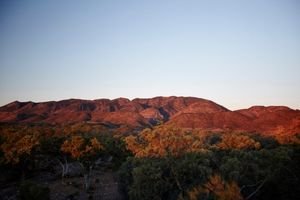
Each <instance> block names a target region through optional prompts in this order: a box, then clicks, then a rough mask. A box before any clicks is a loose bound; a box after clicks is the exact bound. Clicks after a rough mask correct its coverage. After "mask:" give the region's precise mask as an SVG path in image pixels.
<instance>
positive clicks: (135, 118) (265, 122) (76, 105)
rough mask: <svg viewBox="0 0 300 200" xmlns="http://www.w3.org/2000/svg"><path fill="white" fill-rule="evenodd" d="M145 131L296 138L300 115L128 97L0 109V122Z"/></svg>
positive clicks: (182, 99)
mask: <svg viewBox="0 0 300 200" xmlns="http://www.w3.org/2000/svg"><path fill="white" fill-rule="evenodd" d="M82 121H86V122H93V123H94V122H96V123H97V122H99V123H104V124H109V125H117V126H119V125H126V126H129V127H148V126H153V125H156V124H158V123H164V122H165V123H166V124H175V125H176V126H179V127H184V128H199V129H203V130H219V131H222V130H236V131H251V132H261V133H267V134H271V133H287V134H295V133H300V111H299V110H293V109H290V108H288V107H282V106H270V107H263V106H255V107H251V108H249V109H243V110H237V111H230V110H228V109H226V108H224V107H222V106H220V105H218V104H216V103H214V102H212V101H209V100H205V99H201V98H195V97H174V96H172V97H155V98H149V99H134V100H132V101H130V100H129V99H126V98H118V99H114V100H109V99H98V100H80V99H70V100H63V101H58V102H54V101H51V102H42V103H33V102H18V101H16V102H12V103H10V104H8V105H5V106H3V107H0V122H17V123H36V122H44V123H58V124H61V123H75V122H82Z"/></svg>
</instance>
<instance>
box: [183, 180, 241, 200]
mask: <svg viewBox="0 0 300 200" xmlns="http://www.w3.org/2000/svg"><path fill="white" fill-rule="evenodd" d="M187 194H188V197H189V199H190V200H197V199H198V198H199V196H201V195H202V196H204V197H206V199H208V198H209V196H214V197H216V198H217V199H219V200H242V199H243V197H242V195H241V193H240V188H239V186H238V185H237V183H236V182H233V181H232V182H225V181H224V180H222V178H221V176H220V175H213V176H211V177H210V178H209V180H208V181H207V183H205V184H204V185H200V186H196V187H193V188H192V189H190V190H189V191H188V192H187ZM202 199H205V198H202Z"/></svg>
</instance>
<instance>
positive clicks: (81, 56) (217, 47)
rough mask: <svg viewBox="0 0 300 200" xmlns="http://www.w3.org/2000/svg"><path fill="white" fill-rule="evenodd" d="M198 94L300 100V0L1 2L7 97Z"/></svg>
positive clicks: (255, 101) (1, 84)
mask: <svg viewBox="0 0 300 200" xmlns="http://www.w3.org/2000/svg"><path fill="white" fill-rule="evenodd" d="M170 95H178V96H197V97H202V98H206V99H211V100H213V101H215V102H217V103H219V104H222V105H224V106H226V107H228V108H230V109H238V108H245V107H249V106H251V105H287V106H290V107H292V108H298V109H299V108H300V1H297V0H269V1H267V0H251V1H248V0H247V1H246V0H236V1H234V0H228V1H224V0H219V1H216V0H206V1H204V0H203V1H201V0H195V1H189V0H182V1H176V0H170V1H160V0H151V1H150V0H149V1H146V0H145V1H142V0H136V1H130V0H127V1H122V0H120V1H116V0H106V1H104V0H103V1H101V0H99V1H59V0H57V1H55V0H53V1H50V0H49V1H38V0H37V1H30V0H28V1H14V0H7V1H4V0H2V1H1V3H0V105H4V104H6V103H9V102H11V101H14V100H19V101H29V100H31V101H47V100H61V99H68V98H81V99H97V98H117V97H121V96H122V97H127V98H130V99H131V98H134V97H153V96H170Z"/></svg>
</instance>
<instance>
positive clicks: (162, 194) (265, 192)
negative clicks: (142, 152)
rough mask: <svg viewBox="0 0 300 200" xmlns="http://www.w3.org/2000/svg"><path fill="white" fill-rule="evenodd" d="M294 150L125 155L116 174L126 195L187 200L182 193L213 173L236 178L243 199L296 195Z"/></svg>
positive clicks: (297, 156)
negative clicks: (137, 156)
mask: <svg viewBox="0 0 300 200" xmlns="http://www.w3.org/2000/svg"><path fill="white" fill-rule="evenodd" d="M299 149H300V148H299V146H279V147H277V148H273V149H262V150H226V151H224V150H218V149H215V150H212V151H210V152H202V153H189V154H185V155H184V156H181V157H164V158H156V159H150V158H130V159H128V160H127V161H126V162H125V163H124V164H123V165H122V167H121V169H120V178H121V181H122V183H123V184H122V185H123V186H125V188H124V189H125V191H126V192H127V193H128V197H129V199H177V198H181V199H188V198H187V193H186V192H187V191H189V189H190V188H194V187H197V186H201V185H203V184H205V183H206V182H207V181H208V178H209V177H211V176H212V175H213V174H220V176H221V177H222V179H223V180H224V181H226V182H228V183H230V182H236V183H237V184H238V187H240V190H241V193H242V195H243V196H244V198H246V197H248V196H249V195H252V197H251V198H253V199H297V198H296V197H297V195H298V196H299V194H300V192H299V188H298V187H297V186H298V185H299V183H300V181H299V178H298V177H300V174H299V173H300V169H299V168H300V167H299V166H300V150H299ZM272 188H276V191H273V190H274V189H272ZM275 194H276V195H275ZM208 197H209V198H211V195H210V196H207V198H208ZM204 199H205V198H204Z"/></svg>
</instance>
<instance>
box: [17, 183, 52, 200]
mask: <svg viewBox="0 0 300 200" xmlns="http://www.w3.org/2000/svg"><path fill="white" fill-rule="evenodd" d="M19 190H20V193H19V199H20V200H48V199H50V196H49V192H50V190H49V188H47V187H43V186H40V185H38V184H35V183H33V182H29V181H25V182H23V183H22V184H21V186H20V189H19Z"/></svg>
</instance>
